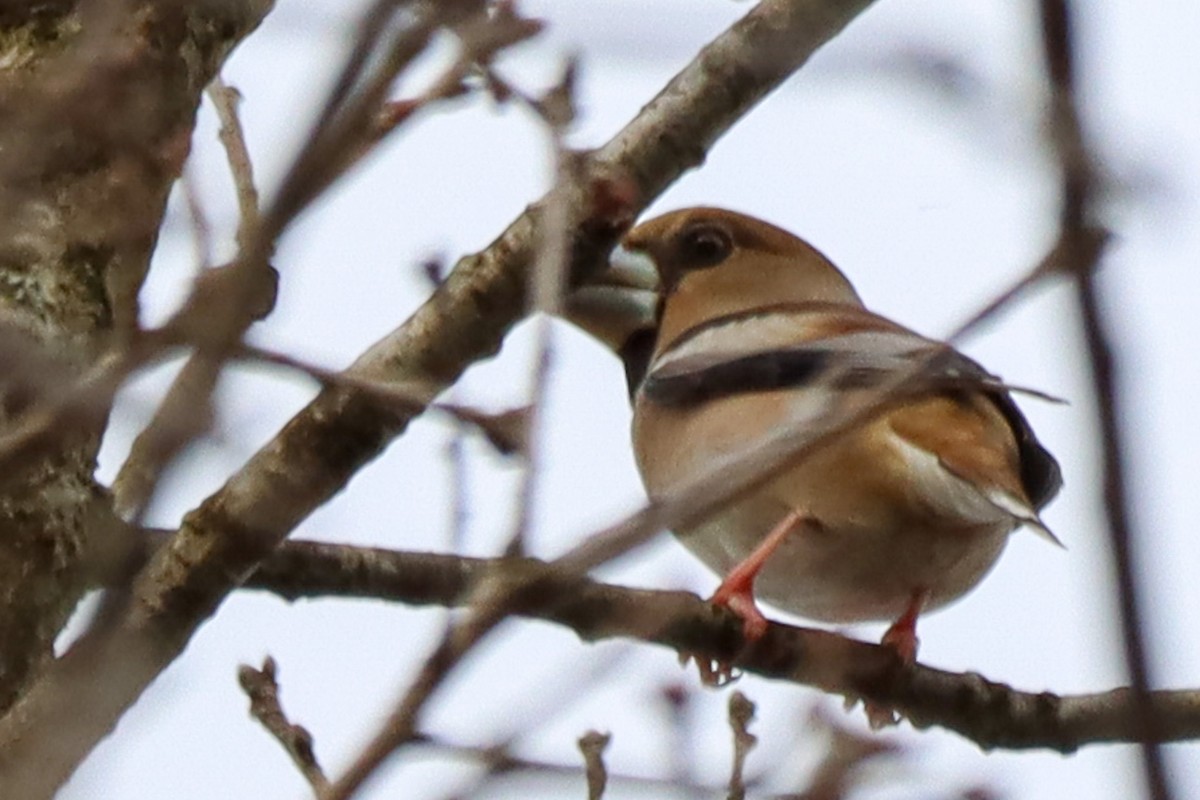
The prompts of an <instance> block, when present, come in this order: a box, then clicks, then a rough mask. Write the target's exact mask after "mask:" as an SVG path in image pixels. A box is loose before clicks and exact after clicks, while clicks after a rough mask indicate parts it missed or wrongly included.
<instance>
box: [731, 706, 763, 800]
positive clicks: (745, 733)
mask: <svg viewBox="0 0 1200 800" xmlns="http://www.w3.org/2000/svg"><path fill="white" fill-rule="evenodd" d="M753 721H754V703H752V702H750V698H748V697H746V695H744V694H742V693H741V692H738V691H734V692H731V693H730V695H729V727H730V729H732V730H733V768H732V769H731V770H730V773H729V800H745V797H746V778H745V772H746V757H747V756H748V755H750V751H751V750H753V749H754V746H755V745H757V744H758V737H757V736H755V735H754V734H752V733H751V732H750V723H751V722H753Z"/></svg>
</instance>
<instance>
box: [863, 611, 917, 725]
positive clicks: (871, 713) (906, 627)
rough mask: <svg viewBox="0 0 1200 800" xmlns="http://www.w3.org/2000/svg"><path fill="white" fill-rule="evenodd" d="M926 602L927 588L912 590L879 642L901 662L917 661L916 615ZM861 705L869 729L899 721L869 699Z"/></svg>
mask: <svg viewBox="0 0 1200 800" xmlns="http://www.w3.org/2000/svg"><path fill="white" fill-rule="evenodd" d="M927 602H929V590H928V589H918V590H916V591H914V592H913V595H912V599H911V600H910V601H909V604H908V608H906V609H905V610H904V613H903V614H901V615H900V618H899V619H897V620H896V621H895V622H893V623H892V626H891V627H890V628H888V629H887V632H886V633H884V634H883V639H881V640H880V642H879V644H880V645H881V646H883V647H889V648H891V649H892V650H893V651H894V652H895V653H896V655H898V656H900V661H901V663H903V664H906V665H907V664H915V663H916V662H917V648H918V647H920V645H921V640H920V639H919V638H917V617H918V616H920V614H921V609H923V608H924V607H925V604H926V603H927ZM863 706H864V708H865V709H866V712H867V722H868V723H869V724H870V725H871V730H875V731H878V730H882V729H883V728H888V727H891V726H893V725H896V724H898V723H899V721H900V717H899V715H898V714H897V713H896V712H895V711H894V710H892V709H891V708H887V707H886V706H882V705H879V704H878V703H872V702H871V701H869V700H868V701H866V702H864V703H863Z"/></svg>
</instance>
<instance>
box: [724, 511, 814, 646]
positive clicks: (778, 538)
mask: <svg viewBox="0 0 1200 800" xmlns="http://www.w3.org/2000/svg"><path fill="white" fill-rule="evenodd" d="M803 521H804V515H803V514H801V513H800V512H799V511H792V512H790V513H789V514H788V515H787V516H786V517H784V518H783V519H782V520H781V521H780V523H779V524H778V525H776V526H775V527H774V528H772V529H771V532H770V533H768V534H767V535H766V537H765V538H764V539H763V540H762V542H761V543H760V544H759V545H758V547H756V548H754V551H753V552H752V553H750V555H748V556H746V558H745V560H744V561H742V562H741V563H740V564H738V565H737V566H736V567H734V568H733V569H732V570H730V571H729V574H728V575H726V576H725V580H723V581H721V585H720V586H718V587H717V591H716V592H715V593H714V594H713V596H712V599H711V600H710V601H709V602H711V603H712V604H713V605H717V606H725V607H726V608H728V609H729V610H730V611H732V612H733V613H735V614H737V615H738V616H739V617H741V618H742V635H743V636H744V637H745V638H746V641H747V642H753V641H757V640H758V639H761V638H762V637H763V635H764V634H765V633H766V632H767V618H766V617H764V616H763V613H762V612H761V611H759V610H758V605H757V604H756V603H755V602H754V579H755V578H757V577H758V573H759V572H761V571H762V568H763V565H764V564H766V563H767V559H768V558H770V557H771V554H772V553H774V552H775V551H776V550H777V549H778V548H779V545H780V544H782V543H783V540H784V539H785V538H786V537H787V535H788V534H789V533H791V532H792V530H794V529H795V528H796V526H797V525H799V524H800V523H802V522H803Z"/></svg>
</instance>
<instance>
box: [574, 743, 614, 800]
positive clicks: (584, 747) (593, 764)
mask: <svg viewBox="0 0 1200 800" xmlns="http://www.w3.org/2000/svg"><path fill="white" fill-rule="evenodd" d="M611 741H612V734H611V733H600V732H599V731H588V732H587V733H585V734H584V735H583V736H581V737H579V752H581V753H583V763H584V769H585V775H586V776H587V787H588V800H600V798H602V797H604V788H605V787H606V786H607V785H608V769H607V768H606V767H605V766H604V751H605V750H607V749H608V743H609V742H611Z"/></svg>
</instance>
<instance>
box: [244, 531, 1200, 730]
mask: <svg viewBox="0 0 1200 800" xmlns="http://www.w3.org/2000/svg"><path fill="white" fill-rule="evenodd" d="M496 573H507V574H508V575H510V576H511V577H510V579H511V580H514V581H517V580H518V579H520V580H522V581H523V582H524V583H525V585H526V587H525V588H524V589H523V590H522V593H521V596H520V597H518V598H516V600H515V601H514V605H513V607H512V610H513V612H514V613H516V614H519V615H522V616H528V617H533V618H536V619H541V620H546V621H550V622H555V623H557V624H560V625H564V626H566V627H569V628H570V629H571V630H573V631H575V633H577V634H578V635H579V636H580V638H582V639H584V640H585V641H598V640H602V639H609V638H614V637H621V638H631V639H637V640H641V641H645V642H649V643H653V644H659V645H663V646H666V647H669V648H671V649H673V650H675V651H676V652H690V653H695V654H698V655H701V656H705V657H711V658H714V659H720V660H723V661H728V662H731V663H732V664H733V665H734V666H736V667H737V668H739V669H741V670H744V671H746V672H753V673H756V674H759V675H763V676H765V677H769V678H775V679H779V680H786V681H791V682H794V683H800V684H804V685H807V686H813V687H816V688H818V689H821V690H823V691H826V692H829V693H831V694H838V695H843V696H847V697H854V698H858V697H864V698H866V699H869V700H872V701H875V702H877V703H881V704H886V705H889V706H892V707H894V708H895V709H896V710H897V711H899V712H901V713H902V714H903V715H904V716H905V717H906V718H908V719H909V721H910V722H912V724H913V725H914V726H916V727H920V728H925V727H930V726H935V725H936V726H939V727H943V728H947V729H949V730H952V731H956V732H957V733H959V734H961V735H963V736H965V737H966V738H968V739H971V740H972V741H974V742H975V743H977V744H978V745H979V746H980V747H983V748H987V749H990V748H1007V749H1014V750H1025V749H1050V750H1057V751H1059V752H1063V753H1070V752H1073V751H1074V750H1076V749H1078V748H1079V747H1082V746H1084V745H1088V744H1096V743H1105V742H1130V741H1137V736H1138V734H1137V726H1136V724H1135V718H1134V715H1133V708H1134V705H1133V700H1132V697H1131V694H1130V691H1129V690H1128V689H1114V690H1112V691H1107V692H1100V693H1096V694H1081V695H1056V694H1051V693H1049V692H1040V693H1030V692H1022V691H1018V690H1016V689H1013V688H1011V687H1009V686H1006V685H1004V684H1000V683H995V682H993V681H990V680H987V679H986V678H983V677H982V676H980V675H977V674H973V673H966V674H955V673H950V672H944V671H942V670H937V669H933V668H930V667H927V666H923V665H916V666H914V667H913V668H912V669H906V668H905V667H904V666H903V665H902V664H900V663H899V660H898V659H896V658H895V654H894V653H892V652H891V651H890V650H888V649H887V648H881V647H879V646H878V645H872V644H866V643H863V642H856V641H853V640H850V639H846V638H843V637H841V636H838V635H836V634H833V633H829V632H827V631H821V630H813V629H807V628H798V627H793V626H790V625H783V624H780V623H771V626H770V631H769V633H768V634H767V636H765V637H764V638H763V639H762V640H761V641H760V642H758V643H756V644H755V645H753V646H751V647H750V648H748V649H744V650H741V649H739V648H741V637H740V630H741V629H740V627H739V625H738V622H737V620H736V619H734V618H733V617H732V615H730V614H728V613H726V612H724V611H721V610H715V609H714V608H713V607H712V606H710V605H709V604H708V603H706V602H705V601H703V600H702V599H700V598H699V597H697V596H696V595H693V594H691V593H688V592H671V591H655V590H647V589H630V588H626V587H620V586H614V585H609V584H604V583H601V582H599V581H595V580H592V579H590V578H587V577H581V576H577V575H576V576H571V575H566V574H564V573H562V572H561V571H559V570H557V569H556V568H555V567H554V565H553V563H549V564H548V563H546V562H542V561H537V560H535V559H515V560H514V559H477V558H467V557H465V556H457V555H441V554H436V553H407V552H397V551H392V550H385V549H378V548H367V547H348V546H345V545H332V544H323V543H319V542H299V541H297V542H288V543H286V544H284V545H283V546H282V547H280V548H279V550H278V551H277V552H276V553H275V555H273V556H272V557H271V558H270V559H268V560H267V561H266V562H265V563H264V564H263V565H262V567H260V568H259V570H258V571H257V572H255V573H254V574H253V575H251V576H250V577H249V578H248V579H247V581H246V584H245V586H246V588H253V589H264V590H267V591H271V592H274V593H276V594H278V595H280V596H282V597H284V598H286V599H289V600H293V599H297V598H301V597H308V598H315V597H343V598H372V599H382V600H391V601H396V602H401V603H407V604H410V605H418V606H422V605H437V606H462V605H465V604H467V603H468V602H469V600H470V597H471V596H472V591H473V587H475V586H477V585H479V583H480V582H481V581H483V580H485V578H486V576H488V575H493V574H496ZM1152 697H1153V706H1154V709H1155V711H1156V713H1157V715H1158V718H1159V721H1160V725H1161V727H1160V732H1159V735H1160V736H1161V739H1160V741H1185V740H1194V739H1200V689H1197V690H1178V691H1159V692H1153V693H1152Z"/></svg>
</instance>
